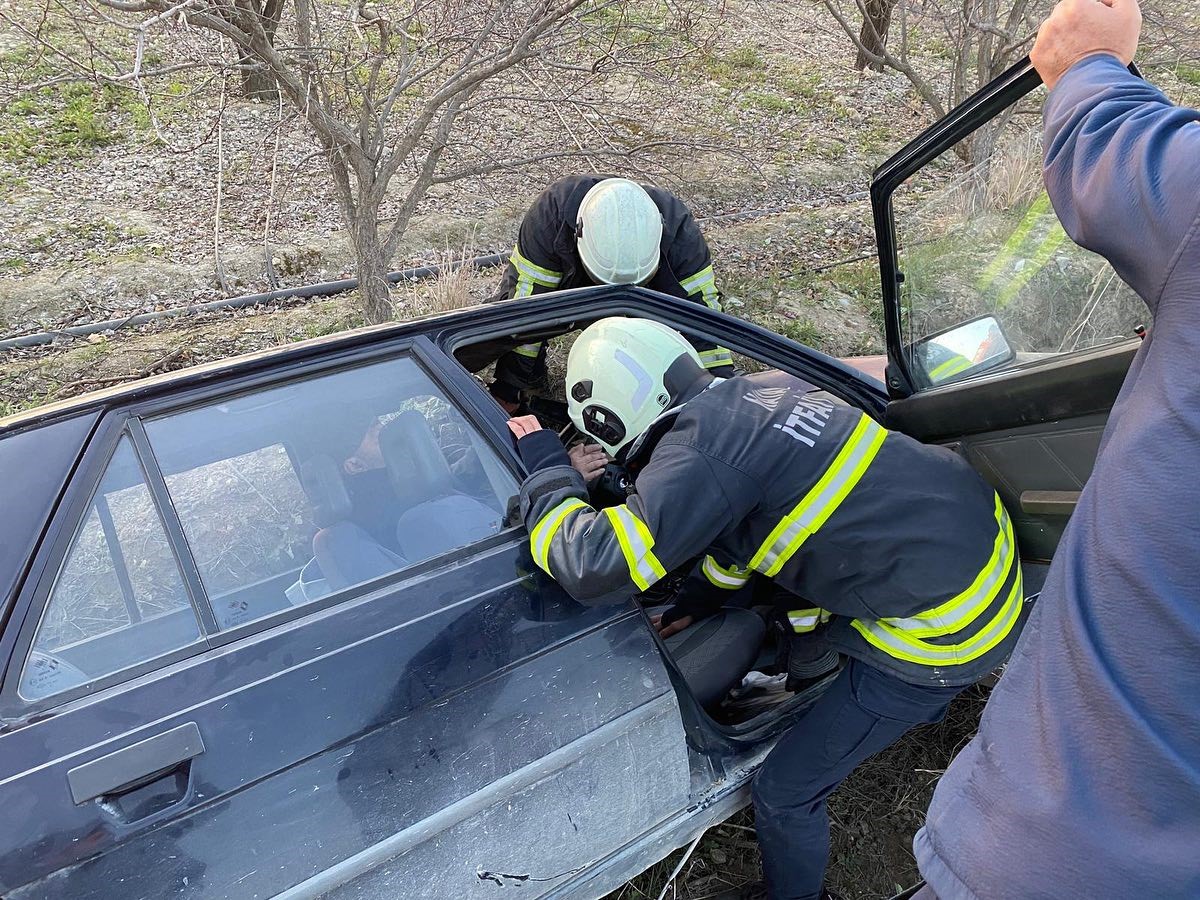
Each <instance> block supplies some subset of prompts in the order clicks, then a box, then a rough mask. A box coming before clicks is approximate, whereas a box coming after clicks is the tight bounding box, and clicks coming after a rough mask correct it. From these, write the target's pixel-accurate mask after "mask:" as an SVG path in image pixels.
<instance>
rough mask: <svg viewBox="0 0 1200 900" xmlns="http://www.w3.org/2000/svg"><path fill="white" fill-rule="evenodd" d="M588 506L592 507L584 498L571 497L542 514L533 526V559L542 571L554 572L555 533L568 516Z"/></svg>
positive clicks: (530, 542)
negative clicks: (551, 566) (552, 560)
mask: <svg viewBox="0 0 1200 900" xmlns="http://www.w3.org/2000/svg"><path fill="white" fill-rule="evenodd" d="M587 508H590V507H588V505H587V504H586V503H584V502H583V501H582V500H580V499H578V498H577V497H569V498H568V499H566V500H564V501H563V502H562V503H560V504H558V506H556V507H554V508H553V509H552V510H550V511H549V512H548V513H546V514H545V515H544V516H542V517H541V518H540V519H539V520H538V523H537V524H536V525H534V526H533V531H531V532H530V533H529V549H530V551H531V552H532V553H533V561H534V562H535V563H537V564H538V566H539V567H540V568H541V569H542V571H544V572H546V573H547V574H550V575H553V574H554V573H553V572H551V571H550V542H551V541H552V540H554V535H555V534H557V533H558V529H559V528H561V527H562V524H563V522H564V521H566V518H567V516H569V515H570V514H571V513H573V512H575V511H576V510H578V509H587Z"/></svg>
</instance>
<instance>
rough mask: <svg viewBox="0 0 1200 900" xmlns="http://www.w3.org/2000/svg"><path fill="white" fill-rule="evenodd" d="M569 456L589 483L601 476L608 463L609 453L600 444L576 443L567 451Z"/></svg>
mask: <svg viewBox="0 0 1200 900" xmlns="http://www.w3.org/2000/svg"><path fill="white" fill-rule="evenodd" d="M567 456H569V457H571V465H572V466H574V467H575V471H576V472H578V473H579V474H580V475H582V476H583V480H584V481H586V482H589V483H590V482H591V481H593V480H594V479H596V478H599V477H600V475H601V474H602V473H603V472H604V467H605V466H606V465H608V454H607V453H605V452H604V448H603V447H601V446H600V445H599V444H576V445H575V446H574V447H572V448H571V449H570V450H568V451H567Z"/></svg>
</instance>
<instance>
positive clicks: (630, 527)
mask: <svg viewBox="0 0 1200 900" xmlns="http://www.w3.org/2000/svg"><path fill="white" fill-rule="evenodd" d="M604 514H605V515H606V516H608V520H609V522H610V523H611V524H612V529H613V531H614V532H615V533H616V535H617V542H618V543H619V544H620V545H621V552H622V553H623V554H625V564H626V565H627V566H628V567H629V577H630V578H632V579H633V583H634V584H636V585H637V586H638V589H639V590H643V591H644V590H646V589H647V588H648V587H650V585H652V584H654V582H656V581H658V579H660V578H662V577H663V576H664V575H666V574H667V572H666V570H665V569H664V568H663V567H662V564H661V563H660V562H659V561H658V557H656V556H655V555H654V552H653V550H652V549H651V548H652V547H653V546H654V537H653V535H651V534H650V529H649V528H647V527H646V524H645V523H644V522H643V521H642V520H641V519H639V518H638V517H637V516H635V515H634V514H633V512H632V511H630V509H629V507H628V506H625V505H624V504H622V505H621V506H610V507H608V508H607V509H605V510H604Z"/></svg>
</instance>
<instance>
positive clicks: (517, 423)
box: [508, 416, 542, 440]
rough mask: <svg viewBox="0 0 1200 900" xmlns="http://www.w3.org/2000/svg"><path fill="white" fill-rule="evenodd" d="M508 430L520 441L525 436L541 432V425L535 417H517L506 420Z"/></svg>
mask: <svg viewBox="0 0 1200 900" xmlns="http://www.w3.org/2000/svg"><path fill="white" fill-rule="evenodd" d="M508 430H509V431H511V432H512V433H513V434H514V435H516V437H517V440H520V439H521V438H523V437H525V436H526V435H527V434H533V433H534V432H535V431H541V430H542V423H541V422H539V421H538V420H537V416H517V417H516V418H512V419H509V420H508Z"/></svg>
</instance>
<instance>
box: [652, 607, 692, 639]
mask: <svg viewBox="0 0 1200 900" xmlns="http://www.w3.org/2000/svg"><path fill="white" fill-rule="evenodd" d="M662 618H663V617H662V613H659V614H658V615H656V616H651V617H650V624H651V625H653V626H654V630H655V631H657V632H658V636H659V637H660V638H663V639H666V638H669V637H670V636H671V635H673V634H679V632H681V631H683V629H685V628H687V627H688V626H689V625H691V624H692V621H693V618H692V617H691V616H680V617H679V618H678V619H675V620H674V621H673V622H672V623H671V624H670V625H664V624H663V621H662Z"/></svg>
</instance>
